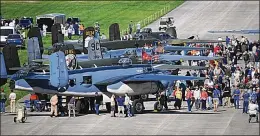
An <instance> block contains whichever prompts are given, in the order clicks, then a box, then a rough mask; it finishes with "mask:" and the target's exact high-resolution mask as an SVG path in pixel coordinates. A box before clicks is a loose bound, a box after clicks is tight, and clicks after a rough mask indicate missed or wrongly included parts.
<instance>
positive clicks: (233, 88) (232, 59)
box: [169, 36, 260, 113]
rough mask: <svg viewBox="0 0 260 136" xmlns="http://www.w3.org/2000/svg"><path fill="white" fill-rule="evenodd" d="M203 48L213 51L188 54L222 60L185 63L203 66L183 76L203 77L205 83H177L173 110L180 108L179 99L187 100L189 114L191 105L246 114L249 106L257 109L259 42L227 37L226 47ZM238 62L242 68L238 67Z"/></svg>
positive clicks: (197, 107) (259, 81)
mask: <svg viewBox="0 0 260 136" xmlns="http://www.w3.org/2000/svg"><path fill="white" fill-rule="evenodd" d="M221 40H222V39H221ZM190 46H197V45H196V44H193V45H190ZM199 46H201V45H199ZM207 46H208V47H212V50H213V51H208V52H202V51H195V52H192V51H191V52H188V54H190V55H202V56H221V57H223V59H220V60H217V61H210V62H209V64H207V62H206V61H202V60H201V61H190V62H189V65H191V66H205V67H207V69H205V70H190V71H187V73H186V76H191V75H192V76H199V77H205V78H206V80H205V81H204V82H201V81H198V82H196V81H179V83H177V84H176V85H175V89H174V92H173V93H172V95H173V96H174V97H175V98H176V102H175V104H174V106H175V108H177V107H178V108H179V109H180V108H181V105H182V104H181V103H182V101H183V100H187V105H188V111H189V112H191V109H192V107H193V104H195V109H196V110H198V109H201V110H207V109H213V111H218V107H219V106H223V107H234V108H236V109H239V108H240V107H242V108H243V112H242V113H248V109H249V110H250V105H252V104H257V105H258V106H260V89H259V88H260V80H259V79H260V66H259V61H260V41H254V42H249V41H248V39H247V38H245V37H244V36H242V37H241V40H240V41H239V40H238V39H237V38H233V39H230V38H229V37H228V36H227V37H226V44H221V43H219V44H217V45H207ZM239 59H241V62H242V63H243V62H244V63H245V65H242V64H239V63H238V60H239ZM169 94H170V93H169ZM241 100H242V101H243V104H241V102H240V101H241ZM241 105H242V106H241ZM251 107H252V106H251ZM251 109H252V108H251ZM253 110H255V109H253Z"/></svg>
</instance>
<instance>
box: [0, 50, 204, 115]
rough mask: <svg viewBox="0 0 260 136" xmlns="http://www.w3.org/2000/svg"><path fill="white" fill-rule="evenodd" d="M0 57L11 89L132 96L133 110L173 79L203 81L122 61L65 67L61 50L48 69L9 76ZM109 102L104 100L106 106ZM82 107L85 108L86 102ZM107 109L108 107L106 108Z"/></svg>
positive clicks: (141, 108) (2, 73) (78, 94)
mask: <svg viewBox="0 0 260 136" xmlns="http://www.w3.org/2000/svg"><path fill="white" fill-rule="evenodd" d="M0 56H1V69H3V71H1V79H6V78H7V77H8V78H9V79H10V88H11V89H15V90H23V91H33V92H36V93H45V94H58V95H62V96H82V97H85V98H90V97H94V96H95V93H96V92H97V93H98V94H99V95H102V96H103V97H107V98H110V96H111V95H112V94H116V95H124V94H125V93H128V94H129V95H130V96H132V99H133V107H134V109H135V112H136V113H142V112H143V110H144V106H143V101H142V100H141V99H140V95H142V94H156V93H158V92H160V91H164V90H165V89H166V88H167V87H168V86H169V85H170V84H171V85H172V84H173V82H174V81H176V80H204V78H200V77H192V76H173V75H170V74H169V73H168V72H167V71H163V70H159V69H156V67H155V66H152V65H150V64H131V63H123V64H121V65H115V66H105V67H97V68H84V69H77V70H68V68H67V64H66V60H65V54H64V53H63V52H62V51H58V52H55V53H53V54H51V55H50V57H49V61H50V65H49V69H50V71H49V72H37V71H33V70H31V69H29V70H28V69H21V70H19V71H17V72H16V73H15V74H12V75H8V74H7V72H5V71H7V70H6V67H5V65H4V64H5V61H4V59H3V54H2V53H0ZM109 101H110V99H108V101H106V102H107V103H108V104H106V105H107V106H109V105H110V104H109ZM85 104H86V105H85V106H83V108H86V109H84V110H88V106H89V103H85ZM107 109H109V108H107Z"/></svg>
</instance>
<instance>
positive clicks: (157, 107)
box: [154, 101, 163, 111]
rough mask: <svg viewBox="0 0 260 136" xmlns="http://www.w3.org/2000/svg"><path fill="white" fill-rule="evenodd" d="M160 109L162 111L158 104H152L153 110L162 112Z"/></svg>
mask: <svg viewBox="0 0 260 136" xmlns="http://www.w3.org/2000/svg"><path fill="white" fill-rule="evenodd" d="M162 109H163V106H162V105H161V104H160V102H158V101H157V102H155V103H154V110H156V111H162Z"/></svg>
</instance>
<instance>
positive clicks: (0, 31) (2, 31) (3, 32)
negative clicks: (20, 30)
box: [0, 26, 17, 46]
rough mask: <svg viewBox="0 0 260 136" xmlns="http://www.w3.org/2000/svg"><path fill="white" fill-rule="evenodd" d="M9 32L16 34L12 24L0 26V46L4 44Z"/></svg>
mask: <svg viewBox="0 0 260 136" xmlns="http://www.w3.org/2000/svg"><path fill="white" fill-rule="evenodd" d="M9 34H17V32H16V29H15V27H14V26H1V27H0V36H1V42H0V46H5V44H6V38H7V36H8V35H9Z"/></svg>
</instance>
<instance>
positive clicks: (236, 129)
mask: <svg viewBox="0 0 260 136" xmlns="http://www.w3.org/2000/svg"><path fill="white" fill-rule="evenodd" d="M166 16H173V17H174V18H175V25H176V28H177V34H178V38H188V37H190V36H192V35H195V36H196V35H198V36H199V38H201V39H202V38H203V39H212V38H213V39H217V37H218V36H222V38H224V36H226V35H227V34H211V33H208V31H210V30H231V29H232V30H233V29H236V30H241V29H259V2H258V1H186V2H184V4H182V5H181V6H179V7H178V8H176V9H175V10H173V11H171V12H170V13H168V14H167V15H166ZM158 22H159V21H158V20H157V21H155V22H154V23H152V24H151V25H149V26H147V27H151V28H152V29H153V31H157V30H158V24H159V23H158ZM229 35H230V36H231V35H232V34H229ZM235 35H236V36H239V34H235ZM245 36H246V37H248V38H249V39H253V40H256V39H259V34H258V35H245ZM239 39H240V37H239ZM153 103H154V102H145V107H146V111H145V113H144V114H136V116H134V117H131V118H124V117H116V118H114V117H110V114H109V113H101V115H100V116H97V115H95V114H88V115H78V116H77V117H75V118H73V117H72V118H69V117H56V118H51V117H50V116H49V113H48V112H39V113H37V112H30V113H28V119H27V120H26V122H25V123H17V124H16V123H14V122H13V118H14V117H15V115H12V114H9V113H6V114H1V135H259V123H255V122H254V121H255V120H254V118H253V119H252V123H248V114H242V110H241V109H239V110H236V109H234V108H222V107H220V109H219V112H213V111H194V110H193V111H192V112H191V113H190V112H187V107H186V102H183V105H184V107H183V109H181V110H173V106H172V105H173V102H172V103H170V105H169V108H170V110H169V111H163V112H154V111H153ZM241 104H242V102H241ZM104 107H105V106H104ZM104 107H101V108H104Z"/></svg>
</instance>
